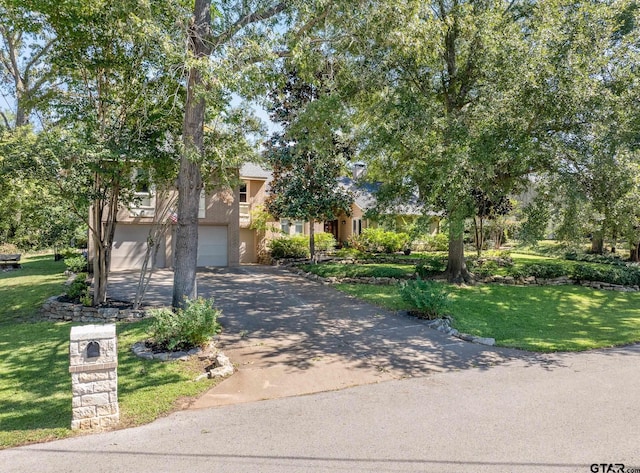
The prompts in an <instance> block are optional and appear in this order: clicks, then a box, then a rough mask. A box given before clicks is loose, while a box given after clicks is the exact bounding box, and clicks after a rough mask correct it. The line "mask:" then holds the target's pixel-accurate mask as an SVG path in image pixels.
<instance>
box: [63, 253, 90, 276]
mask: <svg viewBox="0 0 640 473" xmlns="http://www.w3.org/2000/svg"><path fill="white" fill-rule="evenodd" d="M64 264H65V266H66V267H67V269H68V270H69V271H71V272H72V273H80V272H83V271H86V270H87V259H86V258H85V257H84V256H82V255H77V256H71V257H65V259H64Z"/></svg>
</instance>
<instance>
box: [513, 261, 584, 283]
mask: <svg viewBox="0 0 640 473" xmlns="http://www.w3.org/2000/svg"><path fill="white" fill-rule="evenodd" d="M509 274H511V275H512V276H513V277H516V278H518V277H528V276H533V277H536V278H542V279H551V278H559V277H561V276H571V274H572V267H571V266H570V265H568V264H562V263H553V262H548V263H547V262H545V263H527V264H523V265H522V266H520V267H518V266H514V267H512V268H510V269H509Z"/></svg>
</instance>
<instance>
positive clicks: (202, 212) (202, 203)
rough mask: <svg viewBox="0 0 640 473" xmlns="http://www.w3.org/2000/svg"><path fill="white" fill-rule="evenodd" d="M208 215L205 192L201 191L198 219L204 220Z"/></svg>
mask: <svg viewBox="0 0 640 473" xmlns="http://www.w3.org/2000/svg"><path fill="white" fill-rule="evenodd" d="M206 215H207V210H206V202H205V192H204V189H202V190H201V191H200V203H199V204H198V218H204V217H205V216H206Z"/></svg>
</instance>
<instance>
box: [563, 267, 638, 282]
mask: <svg viewBox="0 0 640 473" xmlns="http://www.w3.org/2000/svg"><path fill="white" fill-rule="evenodd" d="M573 277H574V279H577V280H578V281H599V282H606V283H609V284H620V285H623V286H636V285H640V268H636V267H619V266H596V265H593V264H576V265H575V267H574V270H573Z"/></svg>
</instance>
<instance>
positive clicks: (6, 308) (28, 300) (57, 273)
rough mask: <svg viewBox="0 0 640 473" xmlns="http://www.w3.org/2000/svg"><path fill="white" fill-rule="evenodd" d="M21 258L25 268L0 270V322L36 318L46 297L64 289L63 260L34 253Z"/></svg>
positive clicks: (0, 324)
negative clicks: (0, 302)
mask: <svg viewBox="0 0 640 473" xmlns="http://www.w3.org/2000/svg"><path fill="white" fill-rule="evenodd" d="M21 262H22V269H18V270H15V271H7V272H0V301H2V304H0V326H2V325H4V324H6V323H13V322H17V321H23V320H29V319H31V320H33V319H34V316H36V315H37V313H38V310H39V309H40V307H41V306H42V303H43V302H44V301H45V300H46V299H47V298H49V297H51V296H55V295H58V294H62V293H63V292H64V286H63V284H64V282H65V281H66V279H67V278H66V276H65V275H64V274H63V273H64V270H65V269H66V268H65V265H64V262H63V261H53V256H52V255H33V256H26V257H23V258H22V260H21Z"/></svg>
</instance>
